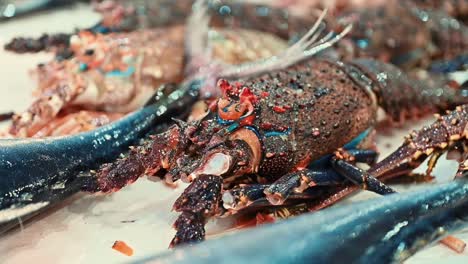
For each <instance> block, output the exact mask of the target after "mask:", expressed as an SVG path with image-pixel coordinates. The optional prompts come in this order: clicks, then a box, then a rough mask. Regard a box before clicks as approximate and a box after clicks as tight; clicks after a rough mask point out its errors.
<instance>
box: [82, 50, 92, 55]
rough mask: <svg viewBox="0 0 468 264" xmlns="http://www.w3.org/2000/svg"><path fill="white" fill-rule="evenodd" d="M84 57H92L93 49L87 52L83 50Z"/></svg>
mask: <svg viewBox="0 0 468 264" xmlns="http://www.w3.org/2000/svg"><path fill="white" fill-rule="evenodd" d="M84 55H86V56H93V55H94V49H87V50H85V52H84Z"/></svg>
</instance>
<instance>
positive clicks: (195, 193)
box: [84, 9, 467, 246]
mask: <svg viewBox="0 0 468 264" xmlns="http://www.w3.org/2000/svg"><path fill="white" fill-rule="evenodd" d="M202 10H203V9H202ZM194 16H197V14H194ZM199 16H200V17H203V16H202V15H199ZM324 16H325V15H324V14H322V15H321V16H320V18H319V20H318V22H317V23H316V24H315V25H314V26H313V27H312V29H311V30H310V31H309V32H308V33H307V34H306V35H305V38H304V39H301V40H300V41H299V42H298V45H300V44H303V43H307V45H306V46H305V47H307V46H308V45H312V47H311V48H310V49H309V50H306V51H305V52H302V51H301V52H300V53H299V54H301V55H299V56H291V55H292V54H294V53H293V52H294V50H295V49H296V46H292V47H291V48H290V50H287V51H285V54H289V55H290V57H292V58H289V61H288V58H282V60H278V59H277V60H272V62H271V61H267V62H264V63H262V64H253V65H251V66H250V67H248V68H245V69H242V68H241V69H237V70H236V71H234V76H236V77H238V76H242V75H246V73H248V74H249V75H250V74H252V73H257V74H258V73H261V72H264V70H265V69H268V72H267V73H265V74H263V75H262V74H260V75H258V76H256V77H247V78H240V79H239V78H238V79H234V78H232V79H231V80H225V79H220V80H219V81H218V82H217V86H218V88H219V89H220V90H221V91H222V96H220V97H219V98H218V99H217V100H214V101H213V102H212V103H211V104H210V107H209V111H208V112H207V114H206V115H205V116H204V117H203V118H202V119H200V120H197V121H192V122H188V123H187V122H183V121H176V124H175V125H173V126H171V127H169V128H168V129H167V131H165V132H163V133H160V134H158V135H155V136H153V137H152V138H151V139H150V140H148V141H147V142H146V143H145V144H143V145H142V146H139V147H135V148H132V150H131V151H130V152H129V153H128V155H127V156H126V157H124V158H122V159H119V160H117V161H115V162H114V163H110V164H106V165H103V167H102V168H101V169H100V170H98V171H97V172H96V173H95V174H92V176H91V177H90V181H89V183H88V185H87V186H85V187H84V190H86V191H91V192H113V191H116V190H118V189H120V188H122V187H124V186H125V185H127V184H129V183H131V182H133V181H135V180H137V179H138V178H139V177H140V176H142V175H144V174H146V175H153V176H159V177H161V178H163V179H165V181H166V182H167V183H169V184H172V183H173V182H175V181H177V180H182V181H185V182H190V183H191V184H190V185H189V186H188V187H187V189H186V190H185V191H184V192H183V194H182V195H181V196H180V197H179V199H177V201H176V202H175V204H174V210H176V211H178V212H180V213H181V214H180V216H179V218H178V219H177V220H176V222H175V223H174V227H175V229H176V230H177V233H176V235H175V237H174V239H173V240H172V242H171V246H175V245H179V244H184V243H193V242H196V241H201V240H203V239H204V234H205V230H204V224H205V221H206V220H207V219H208V218H210V217H213V216H221V215H230V214H234V213H236V212H237V211H239V210H240V209H244V208H247V207H249V206H250V205H251V204H253V202H254V201H255V200H256V199H260V198H266V199H267V200H268V202H269V205H270V206H282V205H284V204H287V203H288V198H289V196H293V194H294V193H298V194H303V195H299V197H300V198H299V200H304V199H305V200H307V198H308V192H307V190H308V189H313V188H314V187H320V186H339V185H341V184H343V183H345V182H348V181H349V182H352V183H354V184H356V185H359V186H361V185H364V186H365V187H366V188H367V189H368V190H371V191H374V192H376V193H379V194H390V193H393V192H394V190H393V189H391V188H390V187H388V186H386V185H385V184H383V183H382V182H381V181H379V180H377V179H376V178H375V177H373V176H372V175H371V174H370V173H368V172H365V171H363V170H361V169H360V168H358V167H356V166H355V163H356V162H364V163H367V164H370V165H372V164H374V163H375V159H376V152H375V150H374V149H373V144H372V134H373V133H372V131H373V127H374V125H375V124H376V112H377V107H378V106H381V107H382V108H384V110H386V112H387V113H388V114H389V115H390V116H391V117H393V119H394V120H396V121H400V122H401V121H403V120H405V119H406V118H409V117H414V116H417V115H418V114H421V113H423V112H425V111H426V110H437V109H439V110H440V109H447V108H450V107H453V106H456V105H460V104H463V103H466V102H467V98H466V95H464V94H463V92H462V91H460V90H455V89H452V88H450V87H442V88H441V87H437V88H436V87H432V88H431V87H430V86H427V85H424V83H422V82H421V81H417V80H411V79H410V78H409V77H407V76H405V74H404V73H402V72H401V71H400V70H399V69H398V68H396V67H395V66H391V65H389V64H385V63H382V62H378V61H375V60H371V59H356V60H352V61H350V62H341V61H335V60H331V59H326V58H310V56H311V55H313V54H315V53H316V51H317V47H320V49H323V48H325V47H328V46H330V45H331V44H332V43H334V42H337V41H338V40H339V39H340V38H341V37H342V36H343V35H344V33H346V31H345V32H344V33H343V32H342V33H341V34H338V35H337V36H338V37H335V38H334V39H332V40H330V37H328V36H329V35H330V34H328V35H327V36H325V37H324V38H323V39H322V40H321V41H319V42H318V44H316V45H314V41H315V40H316V39H317V38H318V37H319V35H320V31H321V30H320V25H321V23H320V22H321V20H322V19H323V18H324ZM330 36H331V35H330ZM309 38H310V39H311V40H309V41H308V39H309ZM293 59H294V60H293ZM231 72H232V71H230V70H227V71H226V70H225V71H224V72H223V71H222V72H221V73H220V74H219V76H226V75H228V76H230V74H231ZM195 76H196V75H195ZM231 76H232V75H231ZM199 78H200V77H199ZM205 78H206V79H207V80H212V79H213V77H211V78H207V77H205ZM195 79H196V78H195ZM216 79H217V78H216ZM206 84H207V83H205V84H204V85H206ZM203 89H205V87H202V90H201V92H202V94H203V93H206V92H204V91H203ZM208 89H210V92H211V91H212V88H211V87H209V84H208ZM211 94H213V93H212V92H211ZM418 107H419V108H421V109H420V111H418V109H417V108H418ZM423 108H426V109H423ZM317 115H319V116H317ZM324 141H327V144H323V142H324ZM402 158H403V157H402ZM296 199H297V198H296V197H294V198H293V199H292V200H293V201H294V200H296Z"/></svg>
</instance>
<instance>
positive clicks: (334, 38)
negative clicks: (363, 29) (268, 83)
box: [220, 9, 353, 78]
mask: <svg viewBox="0 0 468 264" xmlns="http://www.w3.org/2000/svg"><path fill="white" fill-rule="evenodd" d="M327 11H328V10H327V9H325V10H323V11H322V13H321V14H320V16H319V18H318V19H317V21H316V22H315V23H314V25H313V26H312V27H311V28H310V29H309V31H308V32H307V33H306V34H305V35H304V36H303V37H302V38H301V39H300V40H299V41H298V42H296V43H295V44H293V45H292V46H291V47H289V48H287V49H286V50H285V51H283V52H282V53H280V54H278V55H276V56H273V57H270V58H267V59H263V60H258V61H255V62H250V63H244V64H241V65H236V66H230V67H226V68H225V69H224V70H223V71H222V72H221V74H220V76H222V77H224V78H243V77H248V76H252V75H257V74H261V73H265V72H270V71H275V70H281V69H284V68H286V67H288V66H291V65H293V64H295V63H297V62H299V61H302V60H305V59H308V58H310V57H312V56H314V55H316V54H317V53H319V52H321V51H323V50H325V49H327V48H329V47H331V46H333V45H334V44H335V43H337V42H338V41H339V40H341V39H342V38H343V37H344V36H346V34H348V33H349V32H350V31H351V29H352V27H353V26H352V25H348V26H346V27H345V28H344V29H343V31H341V32H340V33H339V34H335V33H333V32H329V33H328V34H326V35H325V36H324V37H322V38H321V39H320V40H318V41H317V39H318V38H319V36H320V35H322V31H323V30H324V28H325V27H326V26H325V23H324V19H325V17H326V15H327Z"/></svg>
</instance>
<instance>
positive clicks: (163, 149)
mask: <svg viewBox="0 0 468 264" xmlns="http://www.w3.org/2000/svg"><path fill="white" fill-rule="evenodd" d="M218 86H219V88H220V89H221V90H222V91H223V96H222V97H221V98H219V99H218V100H216V101H214V102H213V103H212V104H211V105H210V106H209V107H208V112H207V113H206V114H205V115H204V117H203V118H202V119H200V120H197V121H192V122H188V123H186V122H183V121H179V120H176V125H174V126H173V127H172V128H171V129H169V130H168V131H167V132H165V133H163V134H160V135H158V136H156V137H155V138H154V139H153V143H152V144H153V145H152V151H157V152H158V157H157V160H159V161H160V162H159V166H158V167H157V168H156V169H159V170H158V174H160V173H161V171H165V172H166V173H165V176H164V178H165V179H166V181H167V182H173V181H174V180H178V179H181V180H183V181H192V180H193V179H194V178H195V177H197V176H199V175H218V176H226V177H228V178H231V177H236V176H239V175H242V174H246V173H254V172H256V171H257V170H258V166H259V163H260V158H261V144H260V140H259V138H258V136H257V134H256V132H255V130H254V129H251V127H249V126H250V125H251V124H252V122H253V120H254V118H255V115H254V112H255V104H256V103H257V97H256V96H255V95H254V94H253V93H252V92H251V90H250V89H249V88H247V87H242V85H241V84H239V83H236V84H234V85H231V84H229V82H227V81H226V80H220V81H219V82H218ZM169 139H170V140H169ZM153 160H154V159H153ZM157 164H158V163H157ZM151 172H155V171H154V170H151Z"/></svg>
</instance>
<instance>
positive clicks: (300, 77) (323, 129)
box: [243, 59, 376, 175]
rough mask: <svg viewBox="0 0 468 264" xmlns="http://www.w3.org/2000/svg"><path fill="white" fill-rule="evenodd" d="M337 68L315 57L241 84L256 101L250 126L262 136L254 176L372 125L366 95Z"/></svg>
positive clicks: (321, 151) (286, 167) (310, 156)
mask: <svg viewBox="0 0 468 264" xmlns="http://www.w3.org/2000/svg"><path fill="white" fill-rule="evenodd" d="M343 67H344V66H342V64H341V63H334V62H331V61H328V60H322V59H315V60H309V61H306V62H303V63H300V64H297V65H295V66H292V67H289V68H288V69H286V70H283V71H279V72H273V73H270V74H266V75H263V76H261V77H259V78H255V79H252V80H247V81H245V82H244V83H243V85H244V86H246V87H249V88H250V89H251V90H252V91H253V93H254V94H256V95H257V97H258V98H260V100H259V102H258V103H257V106H256V109H257V112H256V114H257V116H256V118H255V121H254V124H253V125H254V126H255V127H257V128H258V131H259V133H260V135H261V136H262V137H263V146H264V158H263V164H262V166H261V171H260V173H262V172H263V173H267V172H268V173H273V174H277V175H280V174H282V173H283V174H284V173H285V172H289V171H291V169H293V168H294V166H296V165H297V164H302V163H304V161H305V160H307V161H313V160H316V159H319V158H320V157H322V156H324V155H326V154H330V153H332V152H333V151H334V150H336V149H337V148H340V147H342V146H343V145H345V144H346V143H348V142H349V141H351V140H352V139H353V138H355V137H357V136H358V135H359V134H361V133H362V132H363V131H365V130H366V129H368V128H369V127H371V126H372V125H373V124H374V123H375V118H376V116H375V115H376V111H375V110H376V109H375V107H374V102H373V99H372V97H371V96H370V94H369V93H368V91H366V88H365V87H362V85H361V84H360V83H358V82H356V81H355V78H354V77H352V76H351V75H350V74H348V73H347V71H346V69H345V68H343ZM279 138H282V140H280V139H279ZM282 155H283V156H282ZM270 166H271V167H270ZM267 168H268V169H267Z"/></svg>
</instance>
